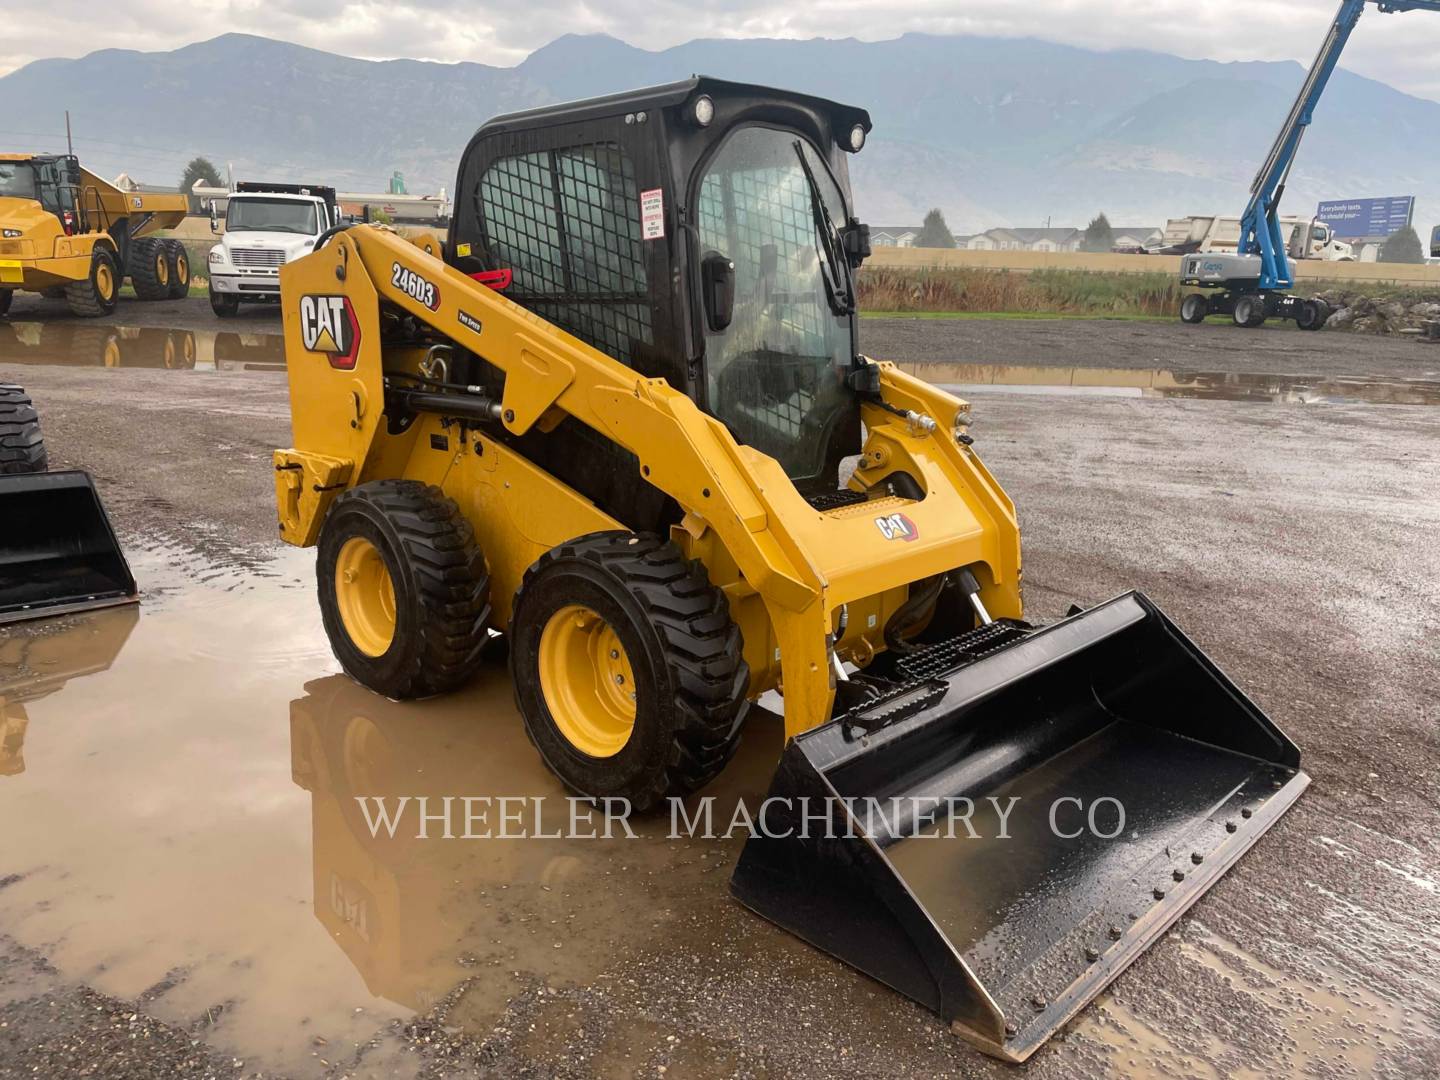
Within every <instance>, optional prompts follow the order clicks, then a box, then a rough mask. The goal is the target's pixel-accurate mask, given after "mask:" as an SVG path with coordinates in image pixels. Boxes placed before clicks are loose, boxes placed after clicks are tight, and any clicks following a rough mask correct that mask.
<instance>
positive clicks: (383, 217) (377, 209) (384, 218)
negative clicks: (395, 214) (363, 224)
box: [370, 206, 395, 225]
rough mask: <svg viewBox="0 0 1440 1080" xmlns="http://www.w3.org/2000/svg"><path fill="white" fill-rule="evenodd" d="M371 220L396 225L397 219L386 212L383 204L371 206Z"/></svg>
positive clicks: (376, 222) (381, 223)
mask: <svg viewBox="0 0 1440 1080" xmlns="http://www.w3.org/2000/svg"><path fill="white" fill-rule="evenodd" d="M370 220H371V221H373V222H375V224H377V225H394V224H395V219H394V218H392V217H391V216H390V215H389V214H387V213H386V212H385V208H384V207H381V206H372V207H370Z"/></svg>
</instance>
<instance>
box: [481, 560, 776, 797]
mask: <svg viewBox="0 0 1440 1080" xmlns="http://www.w3.org/2000/svg"><path fill="white" fill-rule="evenodd" d="M576 605H579V606H581V607H583V608H584V609H588V611H589V612H590V613H591V614H593V615H596V616H598V617H599V619H600V620H603V624H604V625H605V626H606V627H607V628H608V629H609V630H612V631H613V632H614V635H615V637H617V638H618V639H619V643H620V645H621V646H622V647H623V649H624V655H625V660H626V662H628V665H629V667H630V669H631V670H632V673H633V680H632V681H633V685H634V687H635V689H634V691H633V692H632V695H631V700H632V701H633V710H634V721H633V727H632V728H631V729H630V731H629V733H628V735H627V736H625V741H624V743H623V745H621V746H619V748H618V749H617V750H615V751H614V752H613V753H610V754H608V755H607V756H603V757H597V756H591V755H590V754H588V753H585V752H584V751H583V750H581V749H580V748H578V747H577V746H576V745H575V744H574V742H572V741H571V739H570V738H569V737H567V736H566V734H565V733H564V731H563V730H562V729H561V727H560V726H559V725H558V724H557V722H556V718H555V716H554V715H553V714H552V711H551V706H550V702H549V701H548V700H547V694H546V690H545V687H544V685H542V678H541V668H542V663H541V638H542V635H543V634H544V633H545V630H546V627H547V625H548V624H549V623H550V622H551V620H552V618H555V617H556V616H557V613H558V612H562V610H563V609H566V608H570V607H574V606H576ZM560 618H562V619H563V618H564V616H563V615H561V616H560ZM507 636H508V637H509V639H510V675H511V681H512V682H513V684H514V688H515V701H516V704H517V705H518V707H519V709H520V714H521V716H522V717H523V718H524V721H525V731H526V734H528V735H529V737H530V740H531V742H533V743H534V744H535V747H536V749H537V750H538V751H539V752H540V756H541V758H542V759H543V760H544V762H545V764H546V765H547V766H548V767H549V768H550V770H551V771H552V772H553V773H555V775H556V776H558V777H559V778H560V779H561V780H562V781H563V782H564V783H565V785H566V786H567V787H569V788H570V789H571V790H573V791H575V792H577V793H579V794H581V795H584V796H587V797H589V798H595V799H600V798H623V799H628V800H629V801H630V805H631V806H632V807H633V808H634V809H636V810H642V811H643V810H647V809H650V808H651V807H653V806H654V805H655V804H656V803H657V802H659V801H660V800H661V799H663V798H665V797H667V796H680V795H686V794H689V793H690V792H693V791H696V790H698V789H699V788H701V787H704V786H705V785H706V784H707V783H709V782H710V781H711V780H712V779H714V778H715V776H717V775H718V774H719V773H720V771H721V770H722V769H723V768H724V767H725V765H726V763H727V762H728V761H729V760H730V758H731V757H732V756H733V754H734V752H735V748H736V746H737V745H738V743H739V739H740V727H741V724H742V722H743V720H744V716H745V712H746V709H747V707H748V704H749V702H748V701H747V691H748V688H749V682H750V668H749V666H748V665H747V664H746V663H745V660H744V657H743V655H742V642H741V638H740V628H739V627H737V626H736V625H735V623H734V622H733V621H731V619H730V611H729V606H728V604H727V602H726V599H725V594H724V592H722V591H721V590H720V589H717V588H715V587H714V586H713V585H711V584H710V579H709V578H708V577H707V576H706V573H705V568H704V567H703V566H702V565H701V564H700V563H698V562H691V561H688V560H686V559H685V557H684V556H683V555H682V554H681V552H680V549H679V548H677V547H676V546H675V545H674V544H672V543H669V542H666V541H662V540H661V539H660V538H659V537H656V536H653V535H648V534H639V535H637V534H634V533H625V532H604V533H593V534H591V535H589V536H583V537H580V538H579V539H576V540H572V541H570V542H569V543H566V544H561V545H560V546H559V547H557V548H555V549H553V550H552V551H549V552H547V553H546V554H545V555H543V556H541V557H540V559H538V560H537V561H536V562H535V564H534V565H533V566H532V567H530V569H529V570H527V571H526V572H525V577H524V580H523V581H522V582H521V585H520V589H519V591H518V592H517V593H516V596H515V610H514V615H513V616H512V618H511V620H510V630H509V634H508V635H507ZM610 655H611V656H612V657H613V656H614V655H615V653H613V652H612V653H610ZM617 681H618V680H617Z"/></svg>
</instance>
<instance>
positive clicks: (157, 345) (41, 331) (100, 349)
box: [0, 321, 285, 372]
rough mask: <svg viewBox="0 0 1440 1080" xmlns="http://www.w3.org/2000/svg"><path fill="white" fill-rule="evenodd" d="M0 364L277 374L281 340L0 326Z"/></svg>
mask: <svg viewBox="0 0 1440 1080" xmlns="http://www.w3.org/2000/svg"><path fill="white" fill-rule="evenodd" d="M0 364H27V365H29V364H36V365H59V366H63V367H107V368H166V369H169V370H172V371H272V372H274V371H278V372H283V371H284V370H285V339H284V337H282V336H281V335H280V334H249V333H244V334H242V333H235V332H233V331H229V330H218V331H217V330H169V329H164V328H158V327H148V326H113V325H109V324H103V323H100V324H97V323H92V322H59V323H42V322H28V321H19V322H0Z"/></svg>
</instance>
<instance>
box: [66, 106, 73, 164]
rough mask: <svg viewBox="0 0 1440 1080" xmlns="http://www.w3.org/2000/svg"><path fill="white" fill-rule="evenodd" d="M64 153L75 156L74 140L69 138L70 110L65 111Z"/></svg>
mask: <svg viewBox="0 0 1440 1080" xmlns="http://www.w3.org/2000/svg"><path fill="white" fill-rule="evenodd" d="M65 152H66V153H67V154H69V155H70V156H71V157H74V156H75V140H74V139H72V138H70V110H69V109H66V110H65Z"/></svg>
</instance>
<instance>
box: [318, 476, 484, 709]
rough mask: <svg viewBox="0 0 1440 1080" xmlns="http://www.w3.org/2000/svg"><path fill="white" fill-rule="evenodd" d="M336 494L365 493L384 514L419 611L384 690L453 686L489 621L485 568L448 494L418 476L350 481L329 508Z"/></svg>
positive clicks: (462, 677) (475, 660) (468, 669)
mask: <svg viewBox="0 0 1440 1080" xmlns="http://www.w3.org/2000/svg"><path fill="white" fill-rule="evenodd" d="M344 499H362V500H365V501H366V502H369V503H370V504H371V505H372V506H374V507H375V508H376V509H378V510H380V511H381V512H382V513H383V514H384V515H385V517H386V518H387V519H389V521H390V523H391V525H392V526H393V527H394V529H395V532H396V533H397V534H398V535H399V537H400V543H401V546H402V548H403V555H404V558H405V560H406V562H407V563H408V564H409V565H410V568H411V569H412V570H413V572H414V575H415V583H416V585H417V586H418V588H419V599H420V604H421V606H422V608H423V609H424V611H425V618H424V619H423V620H422V628H421V641H420V648H418V649H416V650H415V653H414V659H413V661H412V664H411V668H410V670H409V671H408V672H406V673H404V674H402V675H401V677H400V678H401V681H400V684H399V685H398V686H396V687H395V688H394V689H393V691H392V692H393V693H394V695H395V696H396V697H398V698H402V699H405V698H417V697H427V696H429V695H431V694H440V693H444V692H445V691H447V690H453V689H455V688H456V687H458V686H460V685H461V684H462V683H464V682H465V681H466V680H467V679H469V678H470V676H471V675H473V674H474V673H475V669H476V667H477V666H478V665H479V663H480V654H481V652H482V650H483V649H484V648H485V644H486V642H487V641H488V640H489V634H488V633H487V628H488V626H489V624H490V574H489V571H488V570H487V569H486V566H485V556H484V555H483V554H482V553H481V551H480V548H479V547H478V546H477V545H476V543H475V531H474V529H472V528H471V527H470V522H468V521H466V520H465V517H464V515H463V514H461V513H460V508H459V507H458V506H456V505H455V502H454V500H452V499H449V498H447V497H446V496H445V495H444V493H443V492H441V490H440V489H439V488H438V487H435V486H433V485H429V484H423V483H421V482H420V481H419V480H378V481H375V482H374V483H369V484H362V485H360V486H359V487H356V488H351V489H350V490H349V491H348V492H346V493H345V494H344V495H342V496H341V497H340V500H336V504H335V506H334V507H332V508H331V513H334V512H335V510H337V509H339V507H340V502H341V500H344Z"/></svg>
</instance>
